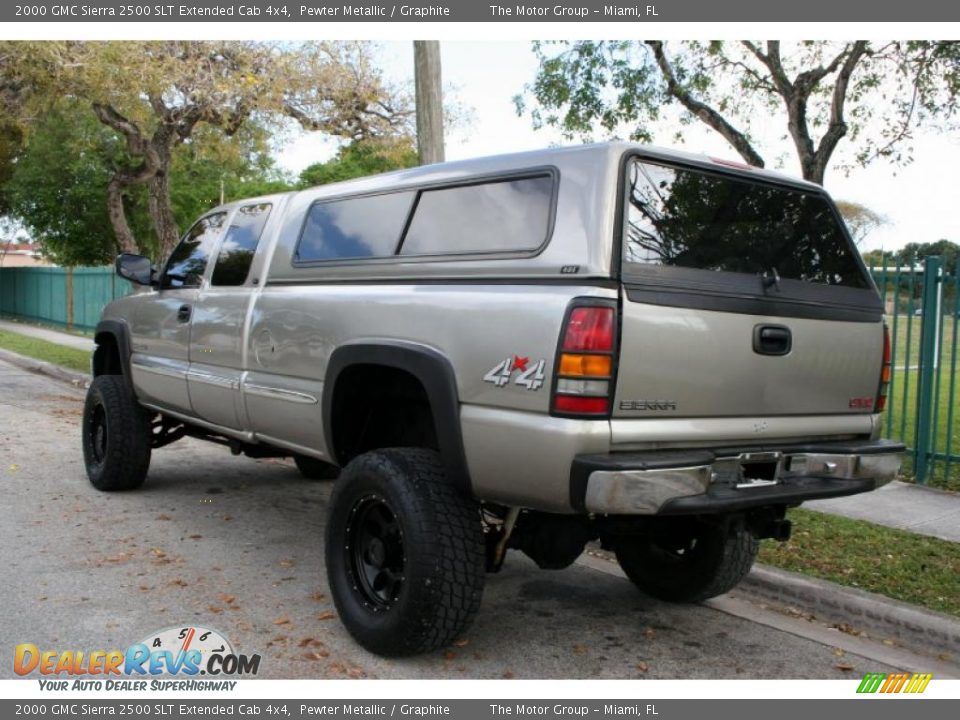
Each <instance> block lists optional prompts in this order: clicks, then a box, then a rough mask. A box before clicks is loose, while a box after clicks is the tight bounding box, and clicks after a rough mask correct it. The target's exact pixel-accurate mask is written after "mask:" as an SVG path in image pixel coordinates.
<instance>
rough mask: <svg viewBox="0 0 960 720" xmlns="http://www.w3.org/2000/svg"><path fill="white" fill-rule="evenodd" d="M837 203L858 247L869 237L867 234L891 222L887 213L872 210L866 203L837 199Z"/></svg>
mask: <svg viewBox="0 0 960 720" xmlns="http://www.w3.org/2000/svg"><path fill="white" fill-rule="evenodd" d="M836 204H837V210H839V211H840V215H841V216H842V217H843V221H844V222H845V223H846V224H847V229H848V230H849V231H850V237H852V238H853V242H854V243H855V244H856V245H857V247H859V246H860V243H862V242H863V241H864V240H865V239H866V238H867V235H869V234H870V233H872V232H873V231H874V230H876V229H877V228H879V227H882V226H883V225H887V224H888V223H889V222H890V221H889V220H888V219H887V218H886V216H885V215H881V214H880V213H878V212H875V211H873V210H871V209H870V208H868V207H867V206H866V205H861V204H860V203H855V202H853V201H851V200H837V201H836Z"/></svg>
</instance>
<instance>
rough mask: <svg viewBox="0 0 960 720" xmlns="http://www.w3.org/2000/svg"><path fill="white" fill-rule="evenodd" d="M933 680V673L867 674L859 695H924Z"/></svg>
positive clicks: (859, 688)
mask: <svg viewBox="0 0 960 720" xmlns="http://www.w3.org/2000/svg"><path fill="white" fill-rule="evenodd" d="M932 679H933V674H932V673H907V672H899V673H889V674H888V673H867V674H866V675H864V676H863V680H861V681H860V685H859V687H857V692H858V693H866V694H870V693H876V692H879V693H886V694H891V693H912V694H917V693H922V692H923V691H924V690H926V689H927V685H929V684H930V681H931V680H932Z"/></svg>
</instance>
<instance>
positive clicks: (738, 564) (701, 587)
mask: <svg viewBox="0 0 960 720" xmlns="http://www.w3.org/2000/svg"><path fill="white" fill-rule="evenodd" d="M759 547H760V543H759V542H758V541H757V539H756V538H755V537H754V536H753V534H752V533H750V532H749V531H748V530H746V529H745V528H744V527H743V526H742V525H739V524H730V525H724V524H722V523H721V524H712V523H706V522H694V523H691V524H690V525H688V526H685V527H684V528H683V529H682V530H680V531H679V532H678V531H672V532H669V531H668V532H657V533H655V534H652V535H644V536H627V537H622V538H620V539H618V540H617V544H616V553H617V561H618V562H619V563H620V567H621V568H623V571H624V572H625V573H626V574H627V577H628V578H630V580H631V581H632V582H633V584H634V585H636V586H637V587H638V588H639V589H640V590H641V591H642V592H644V593H646V594H647V595H650V596H652V597H655V598H657V599H659V600H667V601H670V602H684V603H689V602H698V601H700V600H706V599H707V598H711V597H715V596H717V595H722V594H723V593H725V592H728V591H729V590H732V589H733V588H734V587H735V586H736V585H737V584H738V583H739V582H740V581H741V580H742V579H743V578H744V577H745V576H746V574H747V573H748V572H750V568H751V567H752V566H753V561H754V559H755V558H756V557H757V551H758V550H759Z"/></svg>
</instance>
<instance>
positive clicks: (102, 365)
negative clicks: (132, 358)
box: [93, 332, 123, 377]
mask: <svg viewBox="0 0 960 720" xmlns="http://www.w3.org/2000/svg"><path fill="white" fill-rule="evenodd" d="M94 342H96V344H97V347H96V349H95V350H94V351H93V376H94V377H99V376H100V375H123V362H122V361H121V359H120V348H119V347H118V346H117V339H116V338H115V337H114V336H113V334H112V333H106V332H104V333H98V334H97V336H96V338H94Z"/></svg>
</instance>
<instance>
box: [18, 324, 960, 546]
mask: <svg viewBox="0 0 960 720" xmlns="http://www.w3.org/2000/svg"><path fill="white" fill-rule="evenodd" d="M0 330H9V331H10V332H15V333H20V334H21V335H29V336H30V337H35V338H39V339H41V340H46V341H48V342H52V343H58V344H60V345H66V346H68V347H72V348H76V349H78V350H83V351H85V352H92V351H93V340H92V339H91V338H85V337H80V336H77V335H70V334H69V333H65V332H59V331H57V330H48V329H47V328H41V327H37V326H35V325H28V324H26V323H15V322H9V321H7V320H0ZM803 507H805V508H808V509H810V510H816V511H817V512H825V513H830V514H831V515H842V516H844V517H849V518H853V519H856V520H866V521H867V522H872V523H876V524H877V525H886V526H887V527H893V528H899V529H901V530H907V531H909V532H912V533H916V534H918V535H930V536H932V537H937V538H942V539H943V540H949V541H951V542H956V543H960V494H958V493H950V492H945V491H943V490H935V489H933V488H927V487H923V486H921V485H913V484H910V483H903V482H897V481H895V482H892V483H890V484H888V485H886V486H884V487H882V488H880V489H879V490H877V491H875V492H871V493H864V494H863V495H855V496H853V497H845V498H837V499H835V500H815V501H813V502H809V503H804V505H803Z"/></svg>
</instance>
